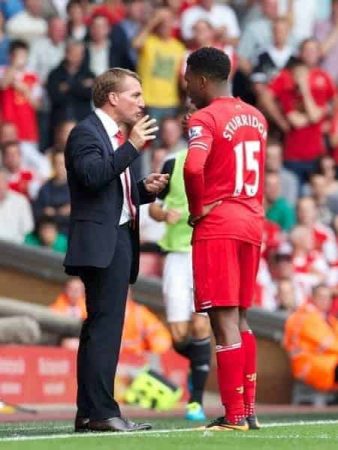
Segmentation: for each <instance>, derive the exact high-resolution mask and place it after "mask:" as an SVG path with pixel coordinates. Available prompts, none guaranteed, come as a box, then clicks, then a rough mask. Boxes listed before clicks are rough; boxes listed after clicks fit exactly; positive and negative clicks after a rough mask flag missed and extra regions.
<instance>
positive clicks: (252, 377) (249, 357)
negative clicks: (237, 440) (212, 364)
mask: <svg viewBox="0 0 338 450" xmlns="http://www.w3.org/2000/svg"><path fill="white" fill-rule="evenodd" d="M241 337H242V346H243V353H244V361H245V362H244V405H245V417H248V416H252V415H253V414H255V399H256V377H257V375H256V338H255V336H254V335H253V333H252V331H251V330H248V331H242V332H241Z"/></svg>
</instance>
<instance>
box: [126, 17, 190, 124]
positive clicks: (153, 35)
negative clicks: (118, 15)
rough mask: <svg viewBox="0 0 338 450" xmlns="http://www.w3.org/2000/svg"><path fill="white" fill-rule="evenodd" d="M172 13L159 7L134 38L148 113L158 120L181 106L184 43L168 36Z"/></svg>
mask: <svg viewBox="0 0 338 450" xmlns="http://www.w3.org/2000/svg"><path fill="white" fill-rule="evenodd" d="M172 26H173V14H172V12H171V11H170V10H169V9H165V8H162V9H159V10H157V11H156V13H155V15H154V17H153V18H152V19H150V20H149V22H148V23H147V24H146V25H145V26H144V27H143V28H142V29H141V31H140V32H139V34H138V35H137V36H136V37H135V39H134V40H133V46H134V48H135V49H137V50H139V52H140V54H139V61H138V73H139V75H140V77H141V79H142V87H143V94H144V101H145V104H146V107H147V109H148V114H149V115H150V116H151V117H153V118H155V119H157V121H158V122H160V121H161V120H162V119H163V118H164V117H167V116H176V115H177V113H178V108H179V105H180V98H179V81H180V69H181V67H182V61H183V57H184V53H185V50H184V46H183V45H182V44H181V42H179V41H178V40H177V39H175V38H173V37H172V36H171V33H172Z"/></svg>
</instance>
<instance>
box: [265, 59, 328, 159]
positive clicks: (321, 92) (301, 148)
mask: <svg viewBox="0 0 338 450" xmlns="http://www.w3.org/2000/svg"><path fill="white" fill-rule="evenodd" d="M309 86H310V90H311V93H312V96H313V99H314V101H315V102H316V104H317V105H318V106H320V107H324V106H325V105H327V104H328V102H330V101H332V100H333V98H334V96H335V86H334V83H333V81H332V79H331V78H330V76H329V75H328V74H327V73H326V72H325V71H324V70H322V69H320V68H313V69H311V70H310V71H309ZM269 88H270V90H271V91H272V92H273V94H274V96H275V97H276V98H277V99H278V101H279V103H280V106H281V108H282V110H283V112H284V113H285V114H287V113H289V112H291V111H303V110H304V105H303V98H302V95H301V94H300V92H299V89H298V87H297V85H296V83H295V80H294V78H293V75H292V72H291V71H290V70H288V69H284V70H282V71H281V72H280V73H279V74H278V75H277V76H276V77H275V78H274V79H273V80H272V81H271V83H270V84H269ZM324 150H325V146H324V141H323V136H322V120H321V121H319V122H317V123H311V124H309V125H307V126H305V127H302V128H292V129H291V130H290V131H289V133H287V134H286V136H285V153H284V159H285V160H286V161H293V160H296V161H297V160H299V161H309V160H310V161H311V160H313V159H315V158H318V157H319V156H320V155H321V154H322V153H323V152H324Z"/></svg>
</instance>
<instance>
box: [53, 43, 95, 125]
mask: <svg viewBox="0 0 338 450" xmlns="http://www.w3.org/2000/svg"><path fill="white" fill-rule="evenodd" d="M93 82H94V74H93V73H92V72H90V70H89V69H87V68H86V66H85V65H84V45H83V43H82V42H77V41H74V40H71V41H68V42H67V44H66V55H65V59H64V60H63V61H62V63H61V64H60V65H59V66H58V67H57V68H55V69H54V70H52V71H51V73H50V75H49V77H48V81H47V91H48V95H49V98H50V101H51V129H53V128H54V127H55V126H56V125H58V124H59V123H60V122H62V121H64V120H76V121H80V120H82V119H84V118H85V117H86V116H87V115H88V114H89V113H90V111H91V105H90V100H91V88H92V85H93Z"/></svg>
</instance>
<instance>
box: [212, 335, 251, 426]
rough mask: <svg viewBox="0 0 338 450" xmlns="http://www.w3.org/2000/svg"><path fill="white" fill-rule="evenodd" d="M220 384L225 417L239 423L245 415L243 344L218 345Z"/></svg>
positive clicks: (230, 421)
mask: <svg viewBox="0 0 338 450" xmlns="http://www.w3.org/2000/svg"><path fill="white" fill-rule="evenodd" d="M216 358H217V375H218V385H219V390H220V395H221V400H222V404H223V405H224V408H225V417H226V419H227V421H228V422H229V423H232V424H237V423H238V422H240V421H241V420H242V419H243V418H244V417H245V411H244V399H243V370H244V351H243V347H242V344H241V343H240V342H239V343H238V344H233V345H227V346H222V345H216Z"/></svg>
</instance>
